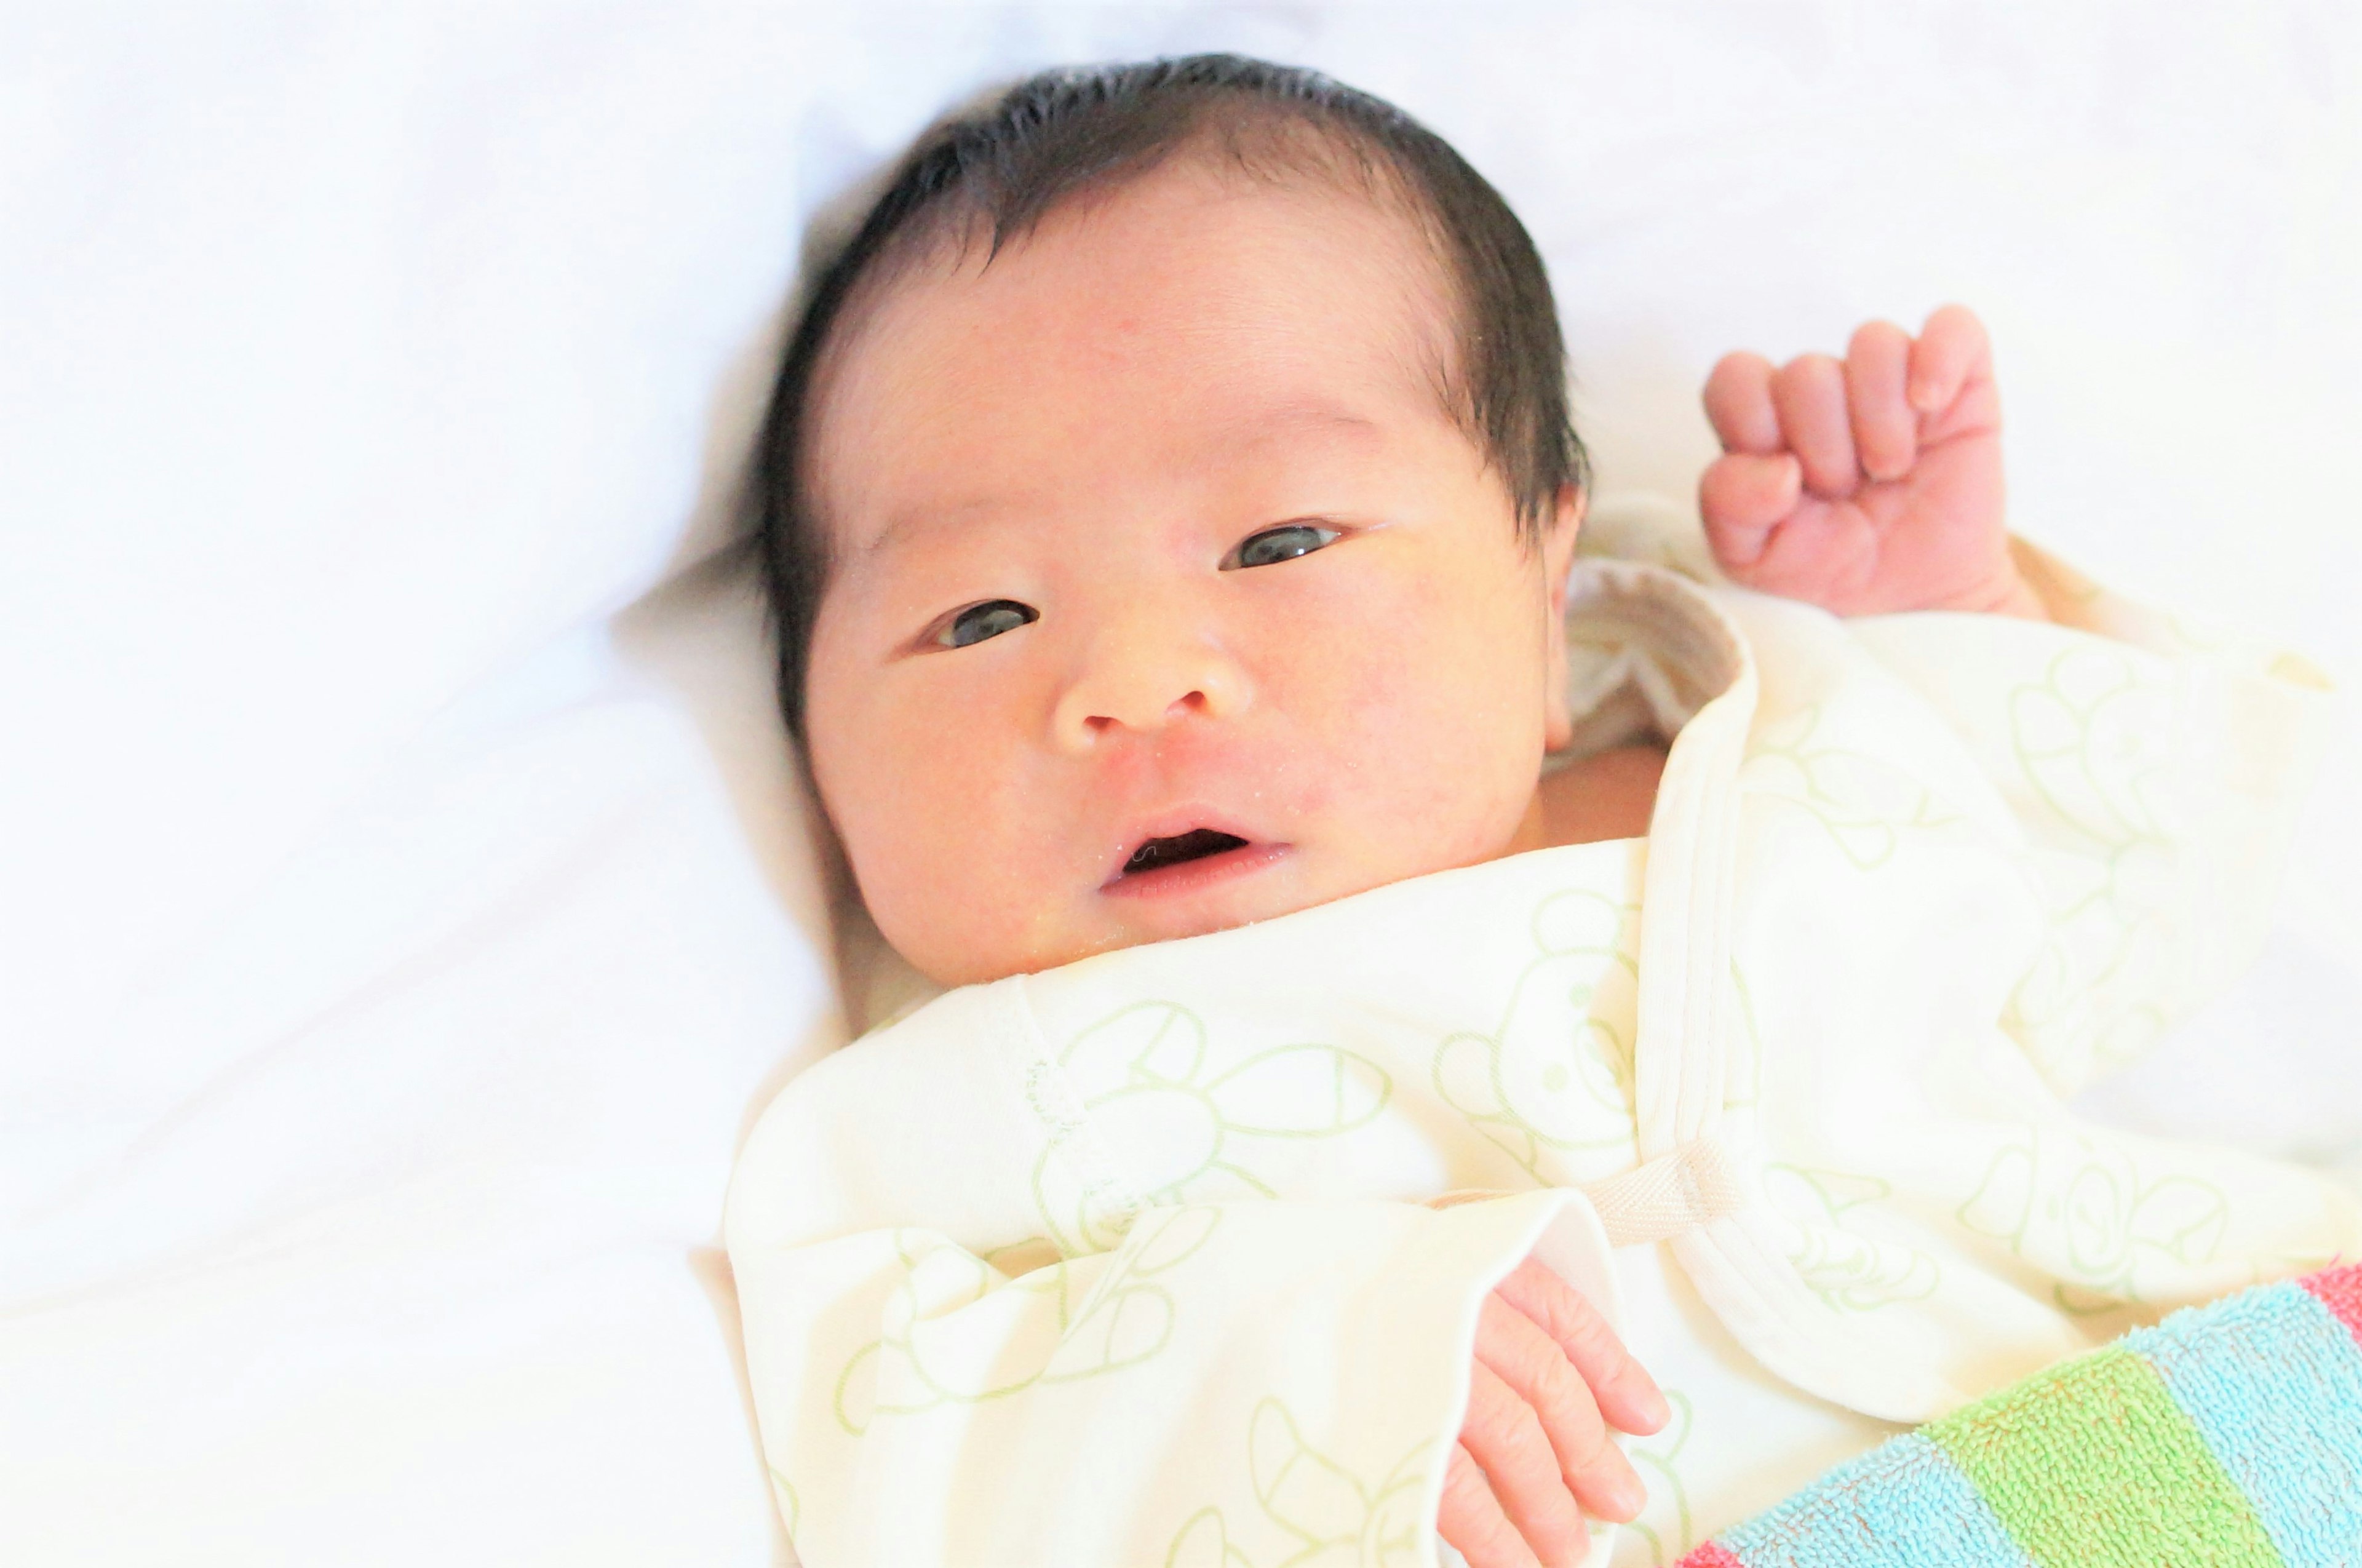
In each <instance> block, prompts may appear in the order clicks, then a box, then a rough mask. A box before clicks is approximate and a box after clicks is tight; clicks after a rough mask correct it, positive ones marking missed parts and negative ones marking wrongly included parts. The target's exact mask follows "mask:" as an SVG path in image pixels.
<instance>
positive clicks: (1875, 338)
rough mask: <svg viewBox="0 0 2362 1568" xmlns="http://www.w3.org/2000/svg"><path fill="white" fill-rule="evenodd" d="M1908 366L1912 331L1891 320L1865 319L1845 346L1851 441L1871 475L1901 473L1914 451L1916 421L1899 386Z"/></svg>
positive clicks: (1906, 469)
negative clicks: (1851, 416)
mask: <svg viewBox="0 0 2362 1568" xmlns="http://www.w3.org/2000/svg"><path fill="white" fill-rule="evenodd" d="M1910 368H1911V335H1910V334H1909V333H1907V332H1905V331H1904V330H1903V329H1902V328H1901V327H1899V326H1895V325H1894V324H1893V322H1891V321H1870V322H1864V323H1863V324H1862V325H1861V326H1860V329H1859V330H1858V331H1856V332H1855V333H1854V335H1853V342H1852V343H1851V344H1849V345H1848V347H1847V348H1846V361H1845V379H1846V402H1847V403H1849V405H1850V407H1851V409H1852V413H1853V446H1854V450H1855V451H1856V452H1858V453H1860V456H1861V471H1862V472H1863V473H1865V474H1868V475H1869V476H1870V477H1871V479H1874V480H1892V479H1901V478H1902V477H1903V476H1904V474H1906V473H1909V472H1910V471H1911V462H1912V459H1913V458H1915V457H1917V456H1918V436H1919V421H1918V420H1917V419H1916V418H1915V417H1914V416H1913V414H1912V412H1911V404H1910V403H1908V402H1907V401H1905V399H1904V390H1903V383H1904V377H1905V375H1906V374H1907V373H1908V372H1909V370H1910Z"/></svg>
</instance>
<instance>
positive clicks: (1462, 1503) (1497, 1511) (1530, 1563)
mask: <svg viewBox="0 0 2362 1568" xmlns="http://www.w3.org/2000/svg"><path fill="white" fill-rule="evenodd" d="M1435 1533H1436V1534H1438V1535H1440V1536H1441V1537H1442V1538H1443V1539H1444V1540H1448V1541H1450V1542H1451V1545H1452V1547H1453V1549H1454V1550H1456V1551H1458V1552H1459V1553H1460V1555H1461V1556H1462V1557H1464V1558H1466V1559H1467V1560H1468V1568H1541V1563H1540V1560H1539V1559H1537V1558H1536V1557H1535V1556H1534V1549H1533V1548H1532V1547H1530V1546H1528V1545H1527V1544H1526V1538H1525V1537H1524V1536H1522V1535H1519V1534H1518V1527H1517V1526H1515V1525H1513V1524H1511V1523H1510V1522H1509V1516H1508V1515H1507V1514H1505V1513H1503V1512H1502V1511H1501V1500H1500V1499H1499V1498H1498V1497H1496V1496H1493V1488H1492V1487H1491V1486H1490V1485H1487V1484H1486V1482H1485V1473H1484V1472H1483V1471H1482V1470H1479V1469H1478V1468H1477V1467H1476V1462H1475V1461H1474V1460H1473V1459H1472V1458H1470V1457H1469V1454H1468V1450H1467V1448H1466V1447H1465V1446H1457V1447H1454V1448H1453V1449H1452V1451H1451V1463H1450V1464H1449V1465H1447V1466H1445V1468H1444V1472H1443V1506H1442V1507H1440V1508H1438V1509H1437V1510H1436V1513H1435Z"/></svg>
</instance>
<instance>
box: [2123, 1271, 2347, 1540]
mask: <svg viewBox="0 0 2362 1568" xmlns="http://www.w3.org/2000/svg"><path fill="white" fill-rule="evenodd" d="M2124 1343H2125V1349H2127V1350H2130V1351H2134V1352H2136V1353H2139V1354H2140V1355H2142V1356H2145V1357H2147V1360H2148V1362H2149V1364H2151V1365H2153V1366H2155V1367H2156V1368H2157V1370H2158V1375H2159V1376H2161V1377H2162V1378H2164V1380H2165V1386H2166V1389H2167V1391H2168V1392H2169V1393H2170V1394H2171V1395H2172V1396H2173V1402H2174V1403H2175V1404H2177V1405H2179V1406H2180V1407H2181V1410H2182V1413H2183V1414H2184V1415H2186V1416H2188V1417H2189V1418H2190V1421H2191V1425H2192V1426H2195V1427H2196V1428H2197V1429H2198V1430H2199V1433H2200V1435H2201V1436H2202V1437H2203V1438H2204V1439H2205V1440H2206V1446H2207V1447H2209V1448H2211V1449H2213V1451H2214V1457H2215V1458H2216V1459H2217V1460H2218V1461H2219V1462H2221V1463H2222V1466H2223V1469H2224V1472H2225V1473H2226V1474H2228V1475H2229V1476H2230V1477H2231V1479H2232V1480H2233V1481H2234V1482H2235V1483H2236V1484H2237V1485H2238V1486H2239V1489H2240V1490H2241V1491H2243V1492H2245V1493H2246V1495H2247V1501H2248V1503H2249V1504H2250V1505H2251V1506H2252V1507H2254V1509H2255V1511H2256V1517H2257V1518H2258V1519H2260V1520H2261V1521H2262V1522H2263V1526H2264V1529H2265V1532H2266V1533H2267V1534H2268V1535H2269V1536H2270V1537H2271V1540H2272V1545H2273V1547H2274V1548H2275V1549H2277V1550H2278V1551H2279V1554H2280V1556H2281V1557H2282V1558H2283V1559H2284V1560H2285V1561H2286V1562H2287V1563H2288V1568H2353V1565H2354V1564H2356V1563H2357V1562H2362V1345H2357V1344H2356V1342H2355V1339H2354V1336H2353V1335H2352V1334H2351V1333H2349V1332H2347V1331H2346V1328H2345V1324H2343V1323H2341V1322H2339V1321H2338V1320H2337V1319H2336V1318H2335V1317H2334V1315H2333V1314H2332V1313H2331V1312H2330V1310H2329V1309H2328V1308H2326V1307H2324V1306H2323V1305H2322V1303H2321V1302H2320V1301H2319V1299H2317V1298H2316V1297H2313V1296H2312V1294H2311V1293H2310V1292H2308V1291H2306V1290H2304V1289H2302V1288H2301V1287H2300V1286H2296V1285H2293V1284H2288V1285H2276V1286H2269V1287H2267V1288H2265V1289H2261V1290H2248V1291H2244V1292H2242V1293H2241V1294H2239V1295H2237V1296H2233V1297H2227V1298H2226V1299H2224V1300H2222V1301H2218V1302H2216V1303H2214V1304H2213V1305H2212V1306H2209V1307H2204V1308H2201V1309H2196V1310H2192V1311H2187V1312H2177V1313H2175V1314H2174V1315H2173V1316H2172V1317H2170V1318H2168V1319H2167V1320H2165V1321H2164V1322H2163V1323H2161V1324H2159V1325H2158V1327H2156V1328H2154V1329H2144V1330H2141V1331H2137V1332H2136V1333H2132V1334H2128V1335H2126V1336H2125V1342H2124Z"/></svg>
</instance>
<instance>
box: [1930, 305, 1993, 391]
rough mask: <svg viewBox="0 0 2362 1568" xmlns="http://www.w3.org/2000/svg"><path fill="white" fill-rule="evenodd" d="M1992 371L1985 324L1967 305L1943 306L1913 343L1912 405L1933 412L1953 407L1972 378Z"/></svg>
mask: <svg viewBox="0 0 2362 1568" xmlns="http://www.w3.org/2000/svg"><path fill="white" fill-rule="evenodd" d="M1980 375H1983V376H1990V375H1992V340H1991V339H1990V338H1988V337H1985V324H1984V323H1983V322H1981V321H1979V320H1978V319H1977V316H1976V313H1975V312H1974V311H1972V310H1970V309H1969V307H1968V306H1966V305H1957V304H1948V305H1939V306H1937V309H1936V313H1935V314H1934V315H1930V316H1929V317H1928V318H1927V325H1926V326H1923V327H1921V328H1920V329H1919V340H1918V341H1917V342H1915V343H1914V344H1913V345H1912V346H1911V382H1910V398H1911V406H1912V407H1913V408H1915V409H1917V410H1918V411H1919V412H1920V413H1922V414H1933V413H1935V412H1936V411H1937V410H1938V409H1941V408H1945V407H1948V406H1949V405H1950V403H1951V401H1952V400H1953V399H1954V398H1956V397H1958V396H1959V395H1960V389H1961V388H1962V387H1963V386H1965V385H1967V384H1968V383H1969V382H1970V381H1972V380H1975V379H1977V378H1978V377H1979V376H1980Z"/></svg>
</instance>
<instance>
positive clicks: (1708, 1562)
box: [1673, 1540, 1747, 1568]
mask: <svg viewBox="0 0 2362 1568" xmlns="http://www.w3.org/2000/svg"><path fill="white" fill-rule="evenodd" d="M1673 1568H1747V1564H1746V1563H1744V1562H1740V1561H1739V1560H1738V1558H1737V1557H1735V1556H1733V1555H1732V1554H1731V1551H1730V1550H1729V1549H1728V1548H1727V1547H1726V1546H1723V1545H1722V1544H1721V1543H1720V1542H1718V1541H1712V1540H1709V1541H1707V1542H1706V1543H1705V1545H1704V1546H1701V1547H1699V1548H1698V1549H1697V1550H1696V1551H1693V1552H1691V1553H1690V1554H1689V1555H1688V1556H1687V1557H1684V1558H1683V1559H1682V1560H1681V1561H1680V1562H1677V1563H1675V1564H1674V1565H1673Z"/></svg>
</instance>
